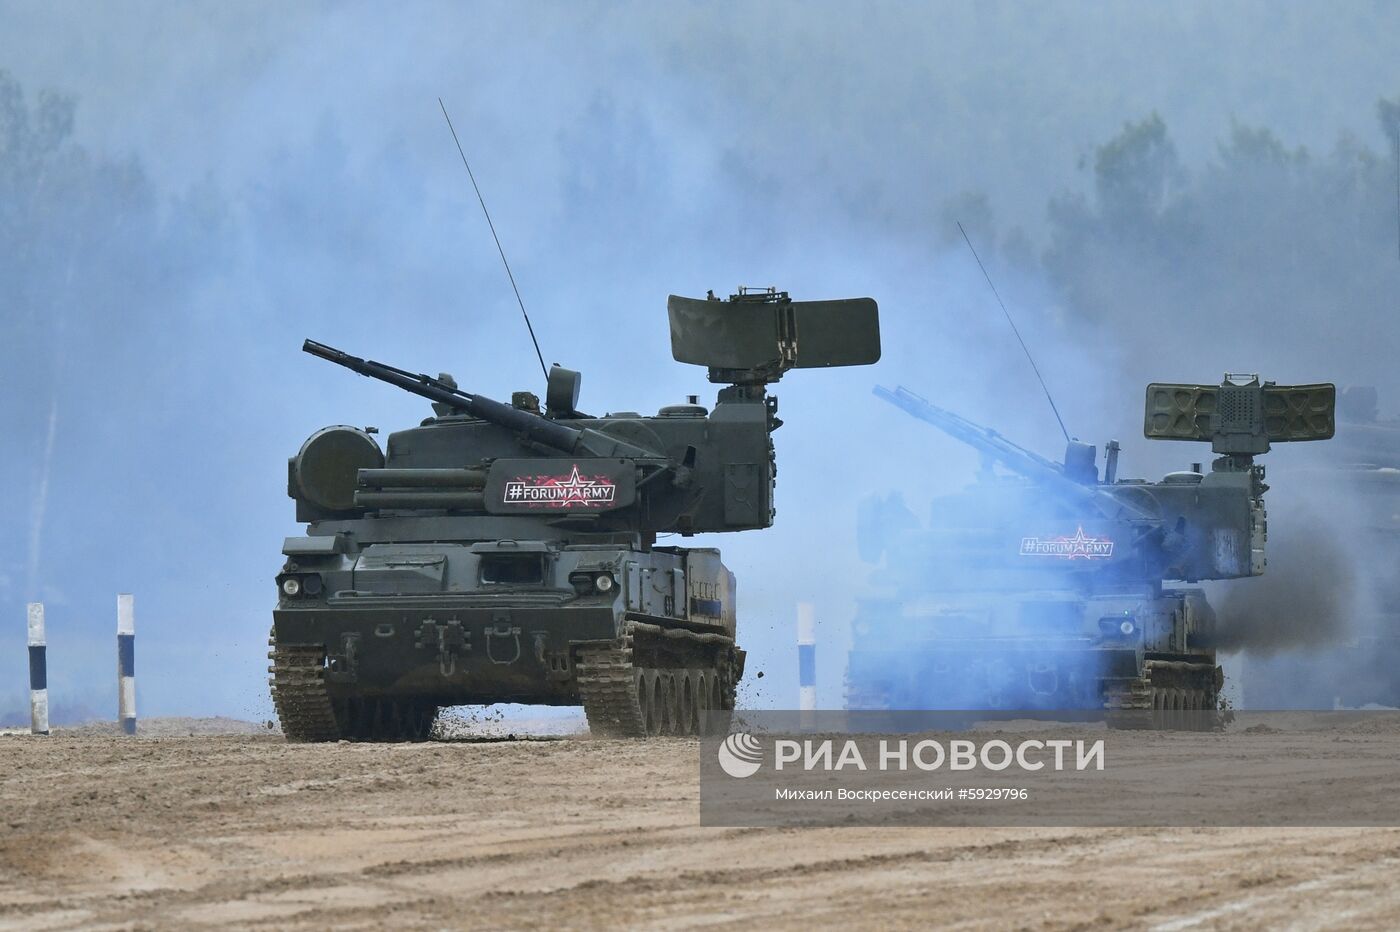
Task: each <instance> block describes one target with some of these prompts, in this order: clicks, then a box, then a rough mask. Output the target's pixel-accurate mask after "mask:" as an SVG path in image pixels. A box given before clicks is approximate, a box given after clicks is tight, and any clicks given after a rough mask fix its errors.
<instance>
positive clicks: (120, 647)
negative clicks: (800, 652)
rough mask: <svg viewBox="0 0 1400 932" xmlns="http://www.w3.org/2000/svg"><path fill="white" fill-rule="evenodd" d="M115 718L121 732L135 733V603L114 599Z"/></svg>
mask: <svg viewBox="0 0 1400 932" xmlns="http://www.w3.org/2000/svg"><path fill="white" fill-rule="evenodd" d="M117 719H118V720H119V721H120V722H121V725H122V733H123V734H128V735H134V734H136V600H135V598H134V597H133V596H132V595H131V593H129V592H123V593H121V594H119V595H118V596H117Z"/></svg>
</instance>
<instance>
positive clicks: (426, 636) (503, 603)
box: [269, 289, 880, 741]
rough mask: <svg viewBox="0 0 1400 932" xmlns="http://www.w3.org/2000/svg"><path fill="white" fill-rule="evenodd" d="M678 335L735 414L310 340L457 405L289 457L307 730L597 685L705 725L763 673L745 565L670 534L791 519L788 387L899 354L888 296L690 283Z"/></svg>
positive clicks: (607, 711) (595, 714) (276, 648)
mask: <svg viewBox="0 0 1400 932" xmlns="http://www.w3.org/2000/svg"><path fill="white" fill-rule="evenodd" d="M668 311H669V317H670V325H671V346H672V353H673V355H674V357H675V358H676V359H677V360H678V361H681V362H687V363H693V364H698V365H703V366H706V367H708V368H709V379H710V381H712V382H716V383H720V384H723V385H724V386H725V387H724V388H722V389H721V390H720V391H719V397H718V400H717V402H716V404H715V407H714V409H713V410H712V411H707V410H706V409H705V408H704V407H703V406H701V405H699V404H697V403H696V398H695V397H694V396H692V397H691V398H690V399H689V400H688V402H687V403H685V404H677V405H669V406H667V407H664V408H662V409H661V410H660V411H659V412H658V413H657V414H656V415H654V416H643V415H641V414H634V413H615V414H607V415H603V416H601V417H594V416H590V415H587V414H584V413H582V412H580V411H579V410H578V408H577V404H578V398H579V381H580V377H579V374H578V373H577V372H573V371H571V370H568V369H564V368H561V367H558V366H555V367H554V368H553V369H552V371H551V372H550V373H549V376H548V385H547V391H546V396H545V402H544V406H543V408H541V406H540V403H539V400H538V399H537V397H536V396H535V395H533V394H530V393H528V392H517V393H515V394H514V395H513V396H512V401H511V403H510V404H503V403H501V402H498V401H493V400H491V399H489V398H486V397H484V396H482V395H476V394H470V393H467V392H464V391H461V390H459V389H458V388H457V386H456V383H455V382H454V381H453V379H452V378H451V376H448V375H445V374H444V375H440V376H438V377H437V378H433V377H430V376H427V375H422V374H415V373H411V372H407V371H404V370H401V369H396V368H394V367H392V366H386V365H383V364H380V363H375V362H369V361H366V360H363V359H359V358H357V357H354V356H349V355H347V354H345V353H342V352H340V351H339V350H335V349H332V348H331V347H328V346H324V345H322V344H319V343H313V342H311V341H307V343H306V345H305V346H304V347H303V348H304V349H305V350H306V351H307V352H309V353H312V354H313V355H316V356H320V357H321V358H323V359H326V360H328V361H330V362H334V363H337V364H339V365H342V366H345V367H346V368H349V369H351V370H353V371H355V372H358V373H360V374H362V375H366V376H370V377H373V378H377V379H381V380H383V381H386V382H389V383H390V384H393V385H396V386H398V387H400V388H403V389H405V390H407V391H410V392H414V393H416V394H418V395H421V396H423V397H426V398H428V399H429V400H431V401H432V402H433V410H434V412H435V416H434V417H431V418H429V419H427V420H425V421H423V423H422V424H421V425H420V426H418V427H414V428H410V429H408V430H402V431H398V432H395V433H393V434H391V435H390V436H389V440H388V444H387V447H386V448H385V449H382V450H381V448H380V446H379V444H378V443H377V442H376V441H375V438H374V437H373V436H371V435H370V433H368V432H366V431H364V430H360V429H358V428H355V427H344V426H341V427H327V428H324V429H322V430H319V431H317V432H316V433H314V434H312V435H311V437H310V438H309V439H308V440H307V441H306V443H305V444H303V446H302V448H301V450H300V452H298V453H297V455H296V456H294V457H293V458H292V459H291V461H290V463H289V466H288V488H287V491H288V494H289V495H290V496H291V497H292V498H293V499H295V501H296V516H297V520H298V521H302V522H306V524H307V531H306V534H305V535H304V536H299V537H290V538H288V539H287V541H286V543H285V545H284V547H283V553H284V554H285V556H286V562H285V564H284V565H283V567H282V572H281V573H280V574H278V576H277V586H278V595H279V598H278V604H277V608H276V610H275V611H274V613H273V627H272V637H271V648H272V649H271V652H270V654H269V656H270V658H271V660H272V666H271V670H270V672H271V674H272V677H271V686H272V697H273V702H274V704H275V706H276V708H277V715H278V718H279V719H280V720H281V724H282V729H283V732H284V733H285V734H286V735H287V737H288V738H289V739H290V740H293V741H330V740H337V739H342V738H347V739H359V740H415V739H422V738H424V737H426V736H427V735H428V733H429V731H430V729H431V727H432V724H433V721H434V719H435V717H436V715H437V711H438V709H439V708H441V707H443V706H452V705H466V704H483V703H494V702H520V703H536V704H546V705H580V704H581V705H582V706H583V707H584V710H585V712H586V714H587V717H588V723H589V727H590V729H591V730H592V731H593V732H594V733H595V734H602V735H614V736H635V737H643V736H647V735H656V734H690V733H693V732H694V731H696V729H697V728H698V727H699V723H700V721H702V719H703V716H701V715H700V712H701V711H704V710H709V709H719V710H723V709H730V708H733V706H734V694H735V687H736V685H737V683H738V682H739V679H740V677H741V676H742V675H743V672H744V652H743V650H741V649H740V648H739V646H738V644H737V642H736V640H735V637H736V626H737V615H736V605H735V583H734V577H733V574H731V573H730V572H729V570H727V569H726V568H725V566H724V564H723V563H722V562H721V560H720V555H719V552H718V551H716V550H714V549H710V548H685V547H671V546H664V547H663V546H657V543H656V541H657V535H659V534H680V535H682V536H689V535H692V534H700V533H713V532H723V531H742V530H750V529H756V528H765V527H768V526H769V525H771V524H772V522H773V517H774V508H773V490H774V476H775V473H776V463H775V454H774V448H773V443H772V439H771V436H770V435H771V433H772V432H773V431H774V430H776V429H777V428H778V427H779V426H780V425H781V423H782V422H781V421H780V420H779V419H778V417H777V399H776V398H773V397H772V396H770V395H768V393H767V391H766V386H767V385H768V384H769V383H771V382H776V381H777V380H778V379H779V378H781V377H782V375H783V373H785V372H786V371H787V370H789V369H794V368H814V367H826V366H852V365H867V364H869V363H873V362H875V361H876V360H877V359H878V358H879V355H880V342H879V326H878V320H877V309H876V305H875V302H874V301H872V300H870V299H868V298H860V299H850V300H841V301H813V302H797V301H792V300H791V299H790V298H789V297H788V295H787V294H786V293H785V292H777V291H775V290H773V289H766V290H764V291H760V292H750V291H747V290H745V289H740V293H739V294H737V295H732V296H731V297H730V298H729V300H727V301H720V300H717V299H715V298H714V296H713V294H711V295H710V297H709V298H708V299H706V300H693V299H687V298H679V297H675V296H672V297H671V298H670V301H669V305H668Z"/></svg>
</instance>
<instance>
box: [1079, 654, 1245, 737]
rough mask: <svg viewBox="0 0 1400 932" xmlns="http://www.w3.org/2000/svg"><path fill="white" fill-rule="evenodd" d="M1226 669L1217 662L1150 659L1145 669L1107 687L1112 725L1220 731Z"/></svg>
mask: <svg viewBox="0 0 1400 932" xmlns="http://www.w3.org/2000/svg"><path fill="white" fill-rule="evenodd" d="M1223 679H1224V677H1223V674H1222V672H1221V669H1220V667H1218V666H1216V665H1215V663H1214V662H1194V661H1188V660H1149V661H1147V663H1146V669H1145V670H1144V671H1143V675H1142V676H1140V677H1138V678H1136V679H1132V680H1115V681H1111V682H1110V683H1109V684H1108V685H1107V686H1106V687H1105V689H1104V709H1105V710H1106V711H1107V713H1108V727H1110V728H1120V729H1133V730H1156V731H1216V730H1218V729H1220V728H1222V727H1224V724H1225V717H1224V715H1223V714H1222V713H1221V711H1220V709H1219V708H1218V706H1219V701H1220V687H1221V686H1222V685H1224V684H1223Z"/></svg>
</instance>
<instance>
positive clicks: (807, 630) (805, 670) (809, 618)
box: [797, 602, 817, 731]
mask: <svg viewBox="0 0 1400 932" xmlns="http://www.w3.org/2000/svg"><path fill="white" fill-rule="evenodd" d="M797 707H798V709H799V711H800V713H801V714H800V716H799V721H800V724H801V726H802V730H803V731H810V730H812V729H813V728H815V727H816V712H817V623H816V613H815V610H814V609H813V607H812V603H811V602H798V603H797Z"/></svg>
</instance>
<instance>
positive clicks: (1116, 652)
mask: <svg viewBox="0 0 1400 932" xmlns="http://www.w3.org/2000/svg"><path fill="white" fill-rule="evenodd" d="M876 394H877V395H879V396H880V397H882V398H884V399H885V400H886V401H889V402H891V403H892V404H894V405H896V406H898V407H900V408H902V409H903V410H905V411H906V412H908V413H909V414H911V415H913V416H914V417H916V418H919V419H920V420H923V421H926V422H928V423H930V424H932V425H934V426H935V427H938V428H939V429H941V430H943V431H944V432H946V433H947V434H949V435H950V436H952V437H954V438H956V439H958V440H960V441H962V442H964V443H966V444H968V445H970V446H972V447H973V448H974V449H976V450H978V451H979V452H980V453H981V454H982V455H983V463H984V469H983V472H982V475H981V476H979V478H978V481H977V482H976V483H974V484H973V485H972V486H971V487H969V488H968V489H966V490H964V491H962V492H960V493H957V494H954V495H949V496H945V497H942V498H939V499H936V500H934V502H933V505H932V514H931V517H930V520H929V522H928V523H927V525H922V524H921V523H920V522H919V521H918V520H917V519H916V518H915V516H914V515H913V514H912V513H911V512H909V510H908V509H907V508H905V507H904V505H903V503H902V501H900V500H899V499H898V498H897V497H895V496H891V497H885V498H883V499H871V500H867V502H866V503H865V504H864V505H863V506H862V518H861V528H860V549H861V555H862V557H863V558H864V559H866V560H868V561H870V562H872V563H875V564H877V569H876V570H875V572H874V574H873V579H872V582H873V584H874V585H873V588H874V591H873V592H872V593H871V594H870V595H869V596H868V597H866V598H864V599H861V600H859V602H858V611H857V615H856V617H855V619H854V622H853V626H852V630H853V646H852V649H851V653H850V655H849V666H848V671H847V691H848V692H847V704H848V706H849V707H851V708H876V709H883V708H893V709H910V708H913V709H923V708H944V709H960V710H997V709H1003V710H1017V709H1056V710H1062V709H1104V710H1107V712H1108V713H1109V722H1110V724H1112V725H1116V726H1120V727H1151V726H1161V727H1177V726H1178V724H1191V725H1200V724H1201V723H1204V722H1207V721H1208V720H1209V716H1207V715H1194V716H1187V715H1180V714H1177V713H1186V712H1210V711H1211V710H1214V709H1216V707H1217V703H1218V699H1219V691H1220V687H1221V685H1222V681H1221V673H1220V668H1219V667H1218V666H1217V665H1216V656H1215V644H1214V641H1215V630H1216V628H1215V626H1216V624H1217V619H1216V616H1215V613H1214V611H1213V610H1212V608H1211V606H1210V604H1209V603H1208V602H1207V601H1206V598H1205V595H1204V593H1203V592H1202V590H1201V589H1199V588H1197V587H1195V586H1194V585H1192V584H1195V583H1198V582H1200V581H1203V580H1220V579H1240V578H1245V577H1250V576H1258V575H1260V574H1261V573H1263V572H1264V564H1265V557H1264V549H1265V548H1264V544H1265V536H1266V530H1267V526H1266V522H1265V512H1264V493H1265V491H1266V490H1267V488H1268V486H1267V485H1266V484H1265V483H1264V467H1263V466H1262V465H1260V464H1259V463H1256V462H1255V457H1256V456H1258V455H1260V454H1263V453H1267V452H1268V450H1269V447H1270V444H1271V443H1278V442H1284V441H1309V440H1324V439H1327V438H1329V437H1331V436H1332V433H1333V409H1334V406H1335V394H1336V393H1335V388H1334V387H1333V386H1332V385H1330V384H1322V385H1299V386H1281V385H1275V384H1273V383H1272V382H1265V383H1262V384H1261V383H1260V381H1259V379H1258V377H1257V376H1253V377H1248V376H1247V377H1234V376H1228V375H1227V376H1226V378H1225V380H1224V381H1223V382H1222V383H1221V384H1220V385H1218V386H1217V385H1175V384H1154V385H1149V386H1148V388H1147V403H1146V413H1145V420H1144V433H1145V435H1146V436H1147V437H1149V438H1154V439H1162V440H1190V441H1204V442H1208V443H1210V444H1211V446H1212V449H1213V450H1214V452H1215V453H1216V454H1217V455H1218V456H1217V459H1216V460H1215V461H1214V463H1212V465H1211V469H1210V471H1209V472H1206V473H1202V472H1201V471H1200V469H1199V467H1196V468H1193V469H1191V470H1189V471H1183V472H1174V473H1170V474H1168V475H1167V476H1166V477H1164V478H1163V479H1162V480H1161V481H1158V482H1149V481H1147V480H1144V479H1123V478H1119V477H1118V475H1117V471H1118V453H1119V448H1118V444H1117V442H1116V441H1115V442H1110V443H1109V445H1108V455H1107V457H1106V462H1105V464H1104V469H1103V472H1102V474H1100V471H1099V466H1098V463H1097V457H1096V452H1095V450H1094V448H1093V447H1092V446H1091V445H1089V444H1085V443H1080V442H1077V441H1071V442H1070V443H1069V445H1068V448H1067V450H1066V454H1065V460H1064V462H1063V463H1055V462H1051V461H1050V460H1048V459H1045V458H1043V457H1040V456H1038V455H1036V454H1035V453H1032V452H1030V451H1029V450H1025V449H1023V448H1021V447H1019V446H1016V445H1015V444H1013V443H1011V442H1010V441H1008V440H1007V439H1006V438H1004V437H1002V436H1001V435H1000V434H998V433H997V432H996V431H994V430H990V429H988V428H985V427H982V426H980V425H977V424H974V423H972V422H971V421H968V420H966V419H965V418H962V417H959V416H958V415H956V414H954V413H952V412H951V411H946V410H944V409H942V408H939V407H938V406H936V405H933V404H931V403H930V402H928V401H926V400H924V399H923V398H920V397H919V396H918V395H915V394H914V393H913V392H910V391H908V390H907V389H903V388H900V389H896V390H894V391H891V390H888V389H883V388H877V389H876ZM1183 583H1184V584H1186V585H1182V584H1183Z"/></svg>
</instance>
